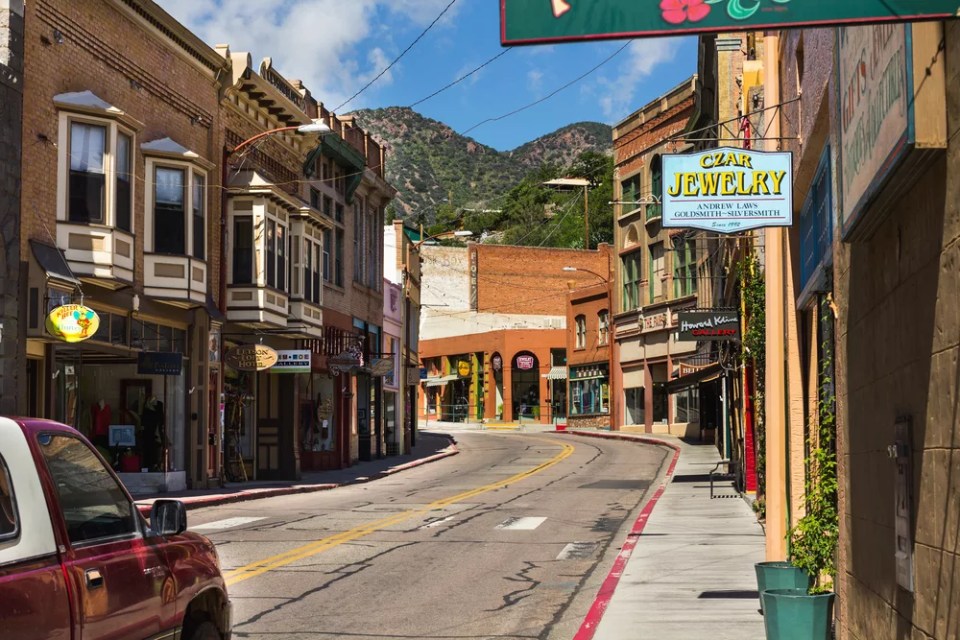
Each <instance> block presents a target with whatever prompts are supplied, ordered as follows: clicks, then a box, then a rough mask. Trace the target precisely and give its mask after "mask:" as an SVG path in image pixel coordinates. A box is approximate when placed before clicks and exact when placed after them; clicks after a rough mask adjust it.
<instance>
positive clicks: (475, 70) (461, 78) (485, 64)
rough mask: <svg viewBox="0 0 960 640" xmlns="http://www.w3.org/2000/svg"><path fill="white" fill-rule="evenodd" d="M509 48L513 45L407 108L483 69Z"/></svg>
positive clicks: (410, 107)
mask: <svg viewBox="0 0 960 640" xmlns="http://www.w3.org/2000/svg"><path fill="white" fill-rule="evenodd" d="M511 49H513V47H507V48H506V49H504V50H503V51H501V52H500V53H498V54H497V55H495V56H493V57H492V58H490V59H489V60H487V61H486V62H484V63H483V64H481V65H480V66H479V67H477V68H476V69H474V70H473V71H471V72H469V73H467V74H465V75H462V76H460V77H459V78H457V79H456V80H454V81H453V82H451V83H450V84H448V85H446V86H445V87H442V88H440V89H437V90H436V91H434V92H433V93H431V94H430V95H428V96H427V97H426V98H420V99H419V100H417V101H416V102H414V103H413V104H411V105H410V106H409V107H407V108H408V109H412V108H414V107H415V106H417V105H418V104H420V103H421V102H426V101H427V100H429V99H430V98H432V97H434V96H436V95H438V94H440V93H443V92H444V91H446V90H447V89H449V88H450V87H452V86H454V85H456V84H459V83H461V82H463V81H464V80H466V79H467V78H469V77H470V76H472V75H473V74H475V73H476V72H477V71H480V69H483V68H484V67H485V66H487V65H488V64H490V63H491V62H493V61H494V60H496V59H497V58H499V57H500V56H502V55H503V54H505V53H507V52H508V51H510V50H511Z"/></svg>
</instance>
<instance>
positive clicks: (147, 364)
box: [137, 351, 183, 376]
mask: <svg viewBox="0 0 960 640" xmlns="http://www.w3.org/2000/svg"><path fill="white" fill-rule="evenodd" d="M182 372H183V354H182V353H176V352H173V353H170V352H163V351H141V352H140V353H138V354H137V374H138V375H141V376H178V375H180V374H181V373H182Z"/></svg>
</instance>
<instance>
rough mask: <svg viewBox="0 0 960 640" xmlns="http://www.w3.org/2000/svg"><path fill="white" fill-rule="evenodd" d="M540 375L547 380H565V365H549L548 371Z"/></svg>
mask: <svg viewBox="0 0 960 640" xmlns="http://www.w3.org/2000/svg"><path fill="white" fill-rule="evenodd" d="M541 377H543V378H546V379H547V380H566V379H567V367H566V366H555V367H551V368H550V371H548V372H546V373H545V374H543V375H542V376H541Z"/></svg>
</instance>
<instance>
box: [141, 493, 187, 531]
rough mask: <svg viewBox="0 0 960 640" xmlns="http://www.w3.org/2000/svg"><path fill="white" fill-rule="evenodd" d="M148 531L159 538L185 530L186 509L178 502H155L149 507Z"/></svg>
mask: <svg viewBox="0 0 960 640" xmlns="http://www.w3.org/2000/svg"><path fill="white" fill-rule="evenodd" d="M150 529H151V530H152V531H153V533H154V534H156V535H159V536H175V535H177V534H178V533H183V532H184V531H186V530H187V508H186V507H185V506H184V504H183V503H182V502H180V501H179V500H157V501H155V502H154V503H153V506H152V507H150Z"/></svg>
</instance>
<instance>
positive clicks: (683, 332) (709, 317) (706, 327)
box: [677, 311, 740, 340]
mask: <svg viewBox="0 0 960 640" xmlns="http://www.w3.org/2000/svg"><path fill="white" fill-rule="evenodd" d="M677 325H678V328H679V329H680V334H679V336H678V339H679V340H739V339H740V318H739V317H738V316H737V314H736V313H729V312H716V311H678V312H677Z"/></svg>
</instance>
